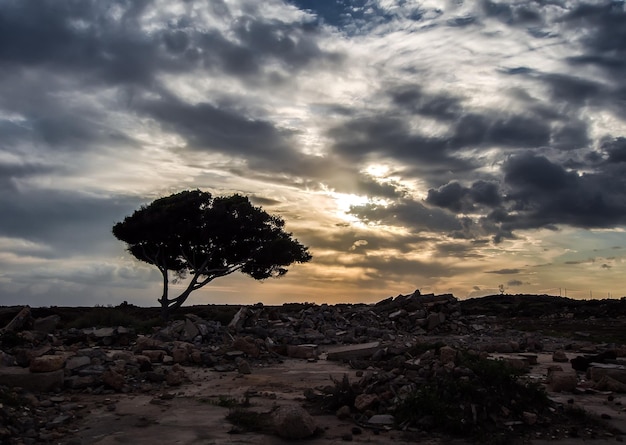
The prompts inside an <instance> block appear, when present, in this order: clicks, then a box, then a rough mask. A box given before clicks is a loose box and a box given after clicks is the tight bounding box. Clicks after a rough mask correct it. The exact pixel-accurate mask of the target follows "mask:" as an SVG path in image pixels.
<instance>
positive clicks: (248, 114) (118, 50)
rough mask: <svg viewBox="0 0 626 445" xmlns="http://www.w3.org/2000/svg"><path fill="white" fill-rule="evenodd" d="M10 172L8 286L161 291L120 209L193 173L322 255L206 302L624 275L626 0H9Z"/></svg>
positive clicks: (552, 289)
mask: <svg viewBox="0 0 626 445" xmlns="http://www.w3.org/2000/svg"><path fill="white" fill-rule="evenodd" d="M0 184H1V185H2V189H3V192H2V194H1V195H0V201H1V202H0V209H1V212H0V305H16V304H29V305H31V306H51V305H57V306H94V305H117V304H119V303H121V302H123V301H128V302H129V303H133V304H137V305H141V306H156V305H157V302H156V298H157V297H158V296H159V295H160V293H161V288H160V286H161V281H160V274H159V272H158V271H157V270H156V269H155V268H152V267H150V266H149V265H147V264H143V263H139V262H138V261H136V260H135V259H134V258H133V257H132V256H131V255H130V254H129V253H128V252H126V250H125V245H124V244H123V243H122V242H120V241H118V240H116V239H115V238H114V237H113V235H112V234H111V228H112V226H113V225H114V224H115V223H116V222H118V221H121V220H122V219H123V218H124V217H125V216H128V215H130V214H131V213H132V212H133V211H134V210H136V209H138V208H139V207H141V206H142V205H145V204H148V203H149V202H151V201H152V200H154V199H156V198H159V197H164V196H168V195H170V194H172V193H176V192H180V191H182V190H192V189H201V190H204V191H208V192H211V193H212V194H214V195H215V196H221V195H230V194H233V193H240V194H244V195H246V196H249V197H250V199H251V201H252V202H253V203H254V204H255V205H257V206H261V207H262V208H263V209H264V210H266V211H267V212H268V213H271V214H276V215H279V216H281V217H282V218H283V219H284V220H285V222H286V230H287V231H289V232H291V233H292V234H293V236H294V237H295V238H296V239H298V240H299V241H300V242H301V243H303V244H305V245H307V246H308V247H309V250H310V253H311V254H312V255H313V260H312V261H311V262H309V263H306V264H296V265H293V266H292V267H291V268H290V270H289V273H288V274H287V275H286V276H284V277H282V278H280V279H269V280H265V281H262V282H257V281H254V280H253V279H252V278H249V277H247V276H244V275H241V274H237V275H231V276H228V277H225V278H220V279H218V280H216V281H214V282H212V283H210V284H209V285H208V286H206V287H205V288H203V289H202V290H198V291H196V292H195V293H194V294H192V296H191V298H190V299H189V300H188V303H187V304H207V303H216V304H222V303H232V304H248V303H256V302H263V303H265V304H281V303H284V302H304V301H308V302H316V303H324V302H328V303H337V302H343V303H352V302H366V303H367V302H376V301H379V300H382V299H384V298H387V297H389V296H395V295H398V294H408V293H412V292H413V291H414V290H416V289H419V290H420V291H421V293H423V294H424V293H431V292H432V293H437V294H441V293H452V294H454V295H455V296H456V297H458V298H468V297H474V296H481V295H488V294H495V293H498V292H499V286H502V289H503V291H504V292H506V293H510V294H517V293H531V294H552V295H563V296H568V297H573V298H593V299H598V298H606V297H613V298H620V297H622V296H624V295H626V286H625V284H626V282H625V280H624V276H625V273H624V272H625V271H626V233H625V229H626V6H625V5H624V2H623V1H591V0H586V1H582V0H580V1H579V0H519V1H517V0H509V1H491V0H475V1H463V0H449V1H446V0H423V1H411V0H338V1H329V0H291V1H288V0H264V1H258V0H211V1H204V0H203V1H194V0H133V1H131V0H108V1H106V2H105V1H98V0H4V1H1V2H0ZM177 286H178V287H177ZM180 286H182V284H176V285H174V287H175V289H178V288H180Z"/></svg>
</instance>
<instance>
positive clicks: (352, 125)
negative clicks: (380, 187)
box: [327, 116, 475, 177]
mask: <svg viewBox="0 0 626 445" xmlns="http://www.w3.org/2000/svg"><path fill="white" fill-rule="evenodd" d="M327 135H328V136H329V137H330V138H331V139H332V140H333V149H334V152H335V153H337V154H338V155H340V156H342V157H345V158H347V159H349V160H351V161H352V162H362V161H364V160H366V159H367V157H368V156H369V155H372V154H373V155H380V156H388V157H390V158H393V159H396V160H398V161H402V162H405V163H406V164H407V167H408V168H409V169H416V170H419V172H420V173H421V174H423V175H426V177H428V176H429V175H432V176H437V177H440V175H441V174H442V173H444V174H446V173H448V172H450V171H457V172H459V171H469V170H473V169H474V168H475V165H474V163H473V162H472V161H470V160H463V159H459V158H456V157H454V156H452V153H451V152H450V150H449V143H448V141H447V140H446V139H443V138H433V137H428V136H423V135H419V134H415V133H413V132H412V131H411V129H410V127H409V125H408V124H407V122H406V121H405V120H404V119H403V118H400V117H392V116H371V117H365V118H357V119H352V120H349V121H348V122H346V123H344V124H342V125H338V126H334V127H332V128H331V129H330V130H329V131H328V133H327Z"/></svg>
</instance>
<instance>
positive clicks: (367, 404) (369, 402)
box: [354, 394, 379, 412]
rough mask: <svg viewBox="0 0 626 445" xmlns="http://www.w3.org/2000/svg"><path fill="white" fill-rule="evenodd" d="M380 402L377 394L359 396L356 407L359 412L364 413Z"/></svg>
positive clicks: (355, 402)
mask: <svg viewBox="0 0 626 445" xmlns="http://www.w3.org/2000/svg"><path fill="white" fill-rule="evenodd" d="M378 402H379V398H378V396H377V395H376V394H359V395H358V396H356V399H355V400H354V407H355V408H356V409H357V411H360V412H363V411H366V410H368V409H370V408H372V407H373V406H374V405H376V404H377V403H378Z"/></svg>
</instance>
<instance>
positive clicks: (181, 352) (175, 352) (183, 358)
mask: <svg viewBox="0 0 626 445" xmlns="http://www.w3.org/2000/svg"><path fill="white" fill-rule="evenodd" d="M172 359H173V360H174V363H185V362H187V361H188V360H189V354H188V353H187V349H185V348H174V349H172Z"/></svg>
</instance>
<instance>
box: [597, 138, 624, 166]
mask: <svg viewBox="0 0 626 445" xmlns="http://www.w3.org/2000/svg"><path fill="white" fill-rule="evenodd" d="M602 149H603V150H604V151H605V152H606V153H607V154H608V159H607V161H608V162H610V163H615V164H619V163H626V137H618V138H615V139H613V140H609V141H605V142H604V143H603V144H602Z"/></svg>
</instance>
